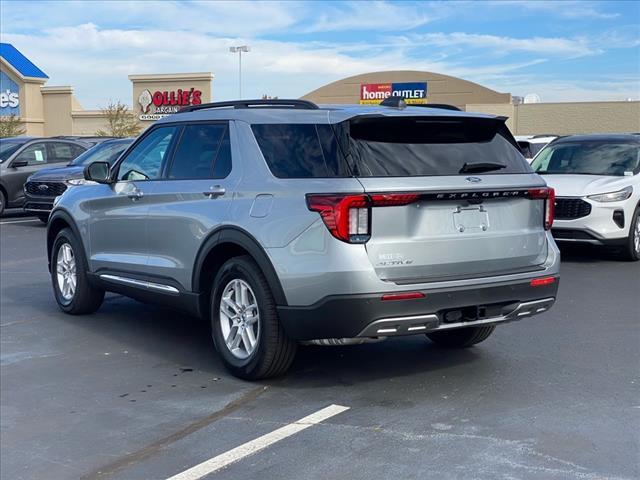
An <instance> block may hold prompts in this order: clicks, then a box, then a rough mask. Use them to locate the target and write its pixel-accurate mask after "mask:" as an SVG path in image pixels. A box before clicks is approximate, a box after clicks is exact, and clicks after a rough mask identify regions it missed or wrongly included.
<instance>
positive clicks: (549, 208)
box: [529, 187, 556, 230]
mask: <svg viewBox="0 0 640 480" xmlns="http://www.w3.org/2000/svg"><path fill="white" fill-rule="evenodd" d="M529 198H530V199H532V200H537V199H543V200H544V201H545V202H544V217H543V225H544V229H545V230H550V229H551V227H552V226H553V218H554V216H555V202H556V191H555V190H554V189H553V188H551V187H544V188H532V189H530V190H529Z"/></svg>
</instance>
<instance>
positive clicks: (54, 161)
mask: <svg viewBox="0 0 640 480" xmlns="http://www.w3.org/2000/svg"><path fill="white" fill-rule="evenodd" d="M89 147H90V145H89V144H87V143H84V142H81V141H76V140H64V139H57V138H35V137H14V138H3V139H0V215H2V213H3V212H4V209H5V208H17V207H21V206H22V205H23V203H24V193H23V186H24V182H25V181H26V180H27V178H28V177H29V175H31V174H32V173H35V172H37V171H39V170H41V169H43V168H46V167H53V166H59V167H63V166H64V165H66V164H68V163H69V162H70V161H71V160H73V159H74V158H76V157H77V156H78V155H80V154H81V153H83V152H84V151H85V150H87V149H88V148H89Z"/></svg>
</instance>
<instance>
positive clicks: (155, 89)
mask: <svg viewBox="0 0 640 480" xmlns="http://www.w3.org/2000/svg"><path fill="white" fill-rule="evenodd" d="M0 67H1V68H0V116H3V117H7V116H11V115H14V116H15V117H17V118H19V119H20V121H21V123H22V125H23V127H24V129H25V134H26V135H30V136H47V137H49V136H56V135H95V133H96V132H97V131H98V130H106V129H107V128H106V126H107V122H106V116H105V114H104V112H103V111H102V110H85V109H84V108H82V105H80V102H78V100H77V99H76V97H75V95H74V89H73V87H71V86H46V85H45V83H46V82H47V81H48V80H49V77H48V76H47V75H46V74H45V73H44V72H43V71H42V70H40V69H39V68H38V67H37V66H36V65H34V64H33V63H32V62H31V61H30V60H29V59H27V58H26V57H25V56H24V55H23V54H22V53H21V52H20V51H18V50H17V49H16V48H15V47H14V46H13V45H11V44H8V43H2V44H0ZM129 80H131V88H132V98H131V105H132V107H133V108H132V114H133V115H134V116H135V118H136V119H137V120H138V122H140V126H141V127H142V129H145V128H147V127H148V126H149V125H151V124H152V123H153V122H154V121H155V120H157V119H158V118H162V117H164V116H166V115H170V114H172V113H175V112H176V111H178V110H179V109H180V108H182V107H184V106H187V105H198V104H200V103H204V102H210V101H211V86H212V81H213V74H212V73H210V72H203V73H179V74H150V75H130V76H129ZM123 103H127V101H126V100H123ZM106 106H107V105H106V100H105V107H106Z"/></svg>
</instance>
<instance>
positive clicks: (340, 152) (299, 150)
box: [252, 117, 531, 178]
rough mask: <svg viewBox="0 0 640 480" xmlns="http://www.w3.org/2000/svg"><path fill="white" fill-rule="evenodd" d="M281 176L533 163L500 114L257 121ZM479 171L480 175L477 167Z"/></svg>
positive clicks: (517, 168) (510, 169) (456, 171)
mask: <svg viewBox="0 0 640 480" xmlns="http://www.w3.org/2000/svg"><path fill="white" fill-rule="evenodd" d="M252 128H253V132H254V135H255V137H256V140H257V141H258V145H259V146H260V149H261V150H262V154H263V155H264V157H265V160H266V161H267V164H268V165H269V168H270V169H271V172H272V173H273V174H274V175H275V176H276V177H280V178H309V177H316V178H319V177H345V176H351V175H354V176H363V177H410V176H426V175H461V174H462V175H468V173H464V172H461V169H462V168H463V166H464V165H465V163H499V164H500V165H503V167H502V168H499V169H496V170H491V171H488V172H478V174H482V173H486V174H496V173H527V172H530V171H531V169H530V167H529V166H528V164H527V162H526V161H525V160H524V158H523V157H522V154H521V153H520V151H519V149H518V148H517V147H516V146H515V145H514V144H513V143H511V141H509V140H508V139H507V138H508V137H509V138H511V134H510V133H509V132H508V131H507V130H506V127H505V126H504V123H503V122H502V121H500V120H497V119H493V118H458V119H456V118H452V117H446V118H436V117H400V118H385V117H382V118H381V117H359V118H355V119H352V120H350V121H346V122H342V123H339V124H335V125H286V124H284V125H281V124H272V125H253V126H252ZM474 174H476V173H475V172H474Z"/></svg>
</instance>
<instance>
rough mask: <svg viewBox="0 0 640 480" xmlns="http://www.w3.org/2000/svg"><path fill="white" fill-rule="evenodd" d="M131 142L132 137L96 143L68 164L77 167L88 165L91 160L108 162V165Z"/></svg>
mask: <svg viewBox="0 0 640 480" xmlns="http://www.w3.org/2000/svg"><path fill="white" fill-rule="evenodd" d="M131 143H133V139H131V140H129V139H127V140H119V141H116V142H104V143H98V144H97V145H95V146H93V147H91V148H90V149H89V150H87V151H86V152H84V153H83V154H82V155H79V156H78V157H76V158H75V159H74V160H73V161H72V162H71V163H69V166H74V167H77V166H83V165H89V164H90V163H93V162H108V163H109V165H112V164H113V162H114V161H115V160H117V158H118V157H119V156H120V154H121V153H122V152H124V150H125V149H126V148H127V147H128V146H129V145H131Z"/></svg>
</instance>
